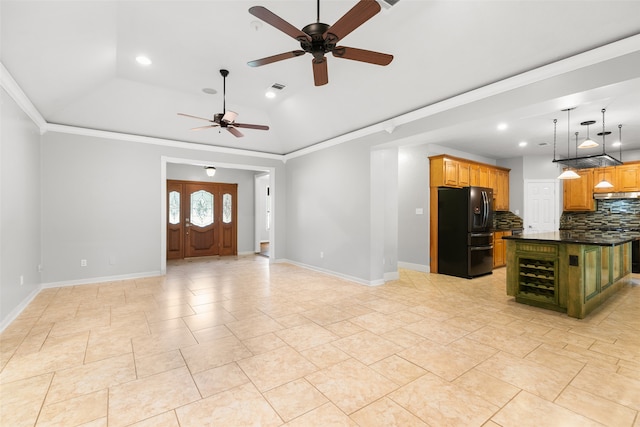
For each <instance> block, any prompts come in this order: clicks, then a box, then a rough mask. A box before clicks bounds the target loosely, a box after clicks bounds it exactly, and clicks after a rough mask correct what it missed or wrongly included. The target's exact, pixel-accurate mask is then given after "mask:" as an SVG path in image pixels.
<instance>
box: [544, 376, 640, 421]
mask: <svg viewBox="0 0 640 427" xmlns="http://www.w3.org/2000/svg"><path fill="white" fill-rule="evenodd" d="M555 403H556V404H558V405H560V406H564V407H565V408H567V409H569V410H571V411H573V412H576V413H578V414H580V415H584V416H585V417H587V418H590V419H592V420H595V421H598V422H599V423H602V424H604V425H606V426H611V427H617V426H631V425H633V421H634V419H635V417H636V414H637V411H635V410H633V409H631V408H628V407H626V406H623V405H620V404H617V403H614V402H612V401H610V400H607V399H604V398H602V397H599V396H596V395H594V394H592V393H589V392H586V391H583V390H580V389H577V388H575V387H572V386H569V387H567V388H565V389H564V390H563V391H562V393H560V396H558V398H557V399H556V400H555Z"/></svg>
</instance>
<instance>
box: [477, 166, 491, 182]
mask: <svg viewBox="0 0 640 427" xmlns="http://www.w3.org/2000/svg"><path fill="white" fill-rule="evenodd" d="M478 186H480V187H491V185H490V183H489V168H488V167H486V166H480V167H479V168H478Z"/></svg>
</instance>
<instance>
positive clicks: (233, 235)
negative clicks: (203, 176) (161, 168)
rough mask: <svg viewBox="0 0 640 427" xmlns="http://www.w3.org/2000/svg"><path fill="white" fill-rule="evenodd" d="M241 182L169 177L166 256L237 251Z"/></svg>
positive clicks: (207, 254)
mask: <svg viewBox="0 0 640 427" xmlns="http://www.w3.org/2000/svg"><path fill="white" fill-rule="evenodd" d="M237 194H238V185H237V184H224V183H212V182H192V181H176V180H167V199H166V200H167V245H166V246H167V254H166V257H167V258H166V259H182V258H191V257H201V256H215V255H221V256H225V255H237V254H238V249H237V245H238V244H237V236H238V231H237V203H238V202H237Z"/></svg>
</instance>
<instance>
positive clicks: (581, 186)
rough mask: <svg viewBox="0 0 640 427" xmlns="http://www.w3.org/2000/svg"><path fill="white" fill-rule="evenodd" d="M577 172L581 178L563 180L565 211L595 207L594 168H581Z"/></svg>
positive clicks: (585, 209) (592, 208)
mask: <svg viewBox="0 0 640 427" xmlns="http://www.w3.org/2000/svg"><path fill="white" fill-rule="evenodd" d="M576 173H577V174H578V175H580V178H579V179H565V180H563V182H562V187H563V195H564V203H563V206H564V210H565V211H592V210H594V209H595V203H594V200H593V169H581V170H577V171H576Z"/></svg>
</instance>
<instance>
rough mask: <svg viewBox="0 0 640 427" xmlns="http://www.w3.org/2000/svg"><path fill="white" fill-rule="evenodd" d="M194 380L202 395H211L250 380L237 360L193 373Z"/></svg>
mask: <svg viewBox="0 0 640 427" xmlns="http://www.w3.org/2000/svg"><path fill="white" fill-rule="evenodd" d="M193 380H194V381H195V382H196V385H197V386H198V390H200V394H201V395H202V397H209V396H211V395H214V394H216V393H220V392H223V391H227V390H229V389H232V388H234V387H237V386H239V385H242V384H246V383H248V382H249V381H250V380H249V378H248V377H247V376H246V375H245V374H244V372H243V371H242V369H240V367H239V366H238V364H237V363H235V362H233V363H229V364H227V365H223V366H219V367H217V368H212V369H208V370H206V371H202V372H198V373H197V374H194V375H193Z"/></svg>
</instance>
